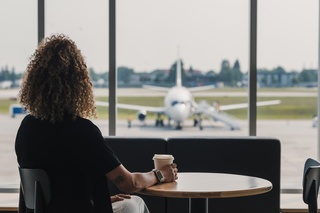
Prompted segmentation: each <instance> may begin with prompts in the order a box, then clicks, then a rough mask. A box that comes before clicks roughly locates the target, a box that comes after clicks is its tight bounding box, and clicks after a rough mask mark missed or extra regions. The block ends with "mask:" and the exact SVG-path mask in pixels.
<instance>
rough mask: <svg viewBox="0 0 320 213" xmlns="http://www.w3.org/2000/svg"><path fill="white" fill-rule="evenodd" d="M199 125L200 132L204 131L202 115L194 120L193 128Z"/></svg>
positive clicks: (198, 115)
mask: <svg viewBox="0 0 320 213" xmlns="http://www.w3.org/2000/svg"><path fill="white" fill-rule="evenodd" d="M197 125H199V129H200V130H203V126H202V118H201V115H200V114H197V118H195V119H194V120H193V126H197Z"/></svg>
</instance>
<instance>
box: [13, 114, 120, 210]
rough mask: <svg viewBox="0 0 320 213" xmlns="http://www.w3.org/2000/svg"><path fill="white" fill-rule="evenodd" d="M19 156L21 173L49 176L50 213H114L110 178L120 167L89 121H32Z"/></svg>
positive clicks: (19, 141) (21, 135)
mask: <svg viewBox="0 0 320 213" xmlns="http://www.w3.org/2000/svg"><path fill="white" fill-rule="evenodd" d="M15 150H16V155H17V160H18V164H19V166H20V167H22V168H41V169H44V170H45V171H46V172H47V173H48V174H49V176H50V178H51V182H52V193H53V199H52V202H51V203H50V204H49V207H48V212H59V213H62V212H68V213H70V212H77V213H81V212H85V213H90V212H103V213H107V212H112V208H111V204H110V195H109V191H108V185H107V179H106V177H105V174H106V173H108V172H109V171H111V170H113V169H115V168H116V167H117V166H119V165H120V161H119V160H118V159H117V157H116V156H115V154H114V153H113V152H112V150H111V149H110V147H109V146H108V144H107V143H106V141H105V139H104V138H103V136H102V134H101V132H100V130H99V129H98V127H97V126H95V125H94V124H93V123H92V122H91V121H90V120H87V119H84V118H80V117H78V118H77V119H76V120H72V119H71V118H66V119H65V120H64V121H63V122H57V123H55V124H52V123H50V122H48V121H43V120H40V119H36V118H35V117H33V116H31V115H27V116H26V117H25V118H24V119H23V121H22V122H21V125H20V128H19V130H18V133H17V136H16V142H15Z"/></svg>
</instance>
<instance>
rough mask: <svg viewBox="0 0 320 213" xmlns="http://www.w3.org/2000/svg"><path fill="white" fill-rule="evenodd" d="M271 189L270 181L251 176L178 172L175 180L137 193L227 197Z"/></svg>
mask: <svg viewBox="0 0 320 213" xmlns="http://www.w3.org/2000/svg"><path fill="white" fill-rule="evenodd" d="M271 189H272V183H271V182H270V181H268V180H265V179H262V178H257V177H252V176H245V175H234V174H226V173H193V172H188V173H187V172H186V173H184V172H179V173H178V180H177V181H175V182H171V183H162V184H158V185H154V186H151V187H148V188H146V189H143V190H142V191H140V192H139V193H141V194H145V195H152V196H159V197H175V198H228V197H242V196H249V195H257V194H262V193H266V192H268V191H270V190H271Z"/></svg>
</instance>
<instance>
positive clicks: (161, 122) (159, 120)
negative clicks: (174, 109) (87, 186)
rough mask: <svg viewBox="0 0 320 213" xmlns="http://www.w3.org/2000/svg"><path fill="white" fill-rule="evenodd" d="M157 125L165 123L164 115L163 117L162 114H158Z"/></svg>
mask: <svg viewBox="0 0 320 213" xmlns="http://www.w3.org/2000/svg"><path fill="white" fill-rule="evenodd" d="M155 126H164V124H163V119H162V117H161V114H158V115H157V119H156V124H155Z"/></svg>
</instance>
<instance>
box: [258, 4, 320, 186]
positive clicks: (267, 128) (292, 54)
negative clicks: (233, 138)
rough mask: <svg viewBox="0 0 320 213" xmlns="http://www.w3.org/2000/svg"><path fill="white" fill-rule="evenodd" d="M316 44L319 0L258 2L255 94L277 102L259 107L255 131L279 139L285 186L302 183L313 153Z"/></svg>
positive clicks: (315, 109)
mask: <svg viewBox="0 0 320 213" xmlns="http://www.w3.org/2000/svg"><path fill="white" fill-rule="evenodd" d="M289 8H290V9H289ZM317 47H318V1H315V0H311V1H303V0H281V1H279V0H261V1H259V3H258V53H257V57H258V69H259V71H258V87H259V88H258V99H259V100H265V99H267V98H268V99H275V100H280V101H281V103H280V104H278V105H274V106H270V107H265V108H259V109H258V122H257V123H258V124H257V133H258V135H259V136H271V137H276V138H278V139H280V141H281V151H282V153H281V155H282V156H281V184H282V187H283V188H288V187H290V188H291V187H298V188H301V187H302V174H303V166H304V162H305V160H306V159H307V158H308V157H313V158H316V154H317V153H316V152H317V128H315V127H313V125H312V118H313V116H314V115H316V111H317V88H316V83H317V77H316V76H317V75H316V73H317V54H318V49H317Z"/></svg>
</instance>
